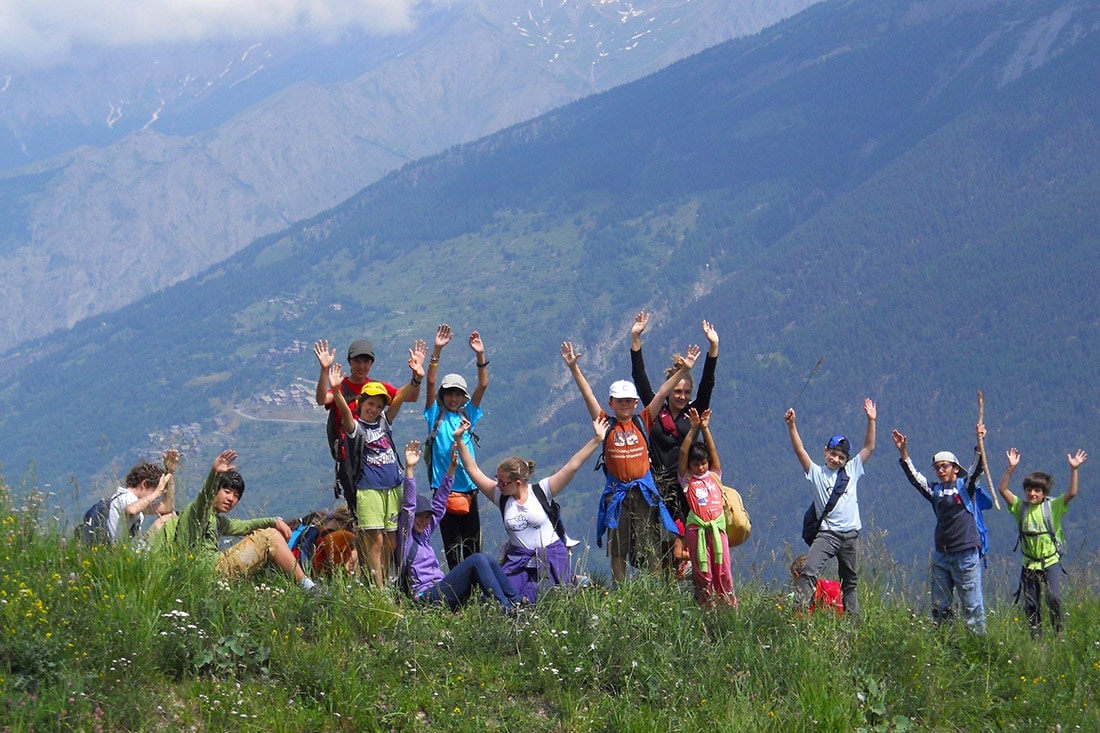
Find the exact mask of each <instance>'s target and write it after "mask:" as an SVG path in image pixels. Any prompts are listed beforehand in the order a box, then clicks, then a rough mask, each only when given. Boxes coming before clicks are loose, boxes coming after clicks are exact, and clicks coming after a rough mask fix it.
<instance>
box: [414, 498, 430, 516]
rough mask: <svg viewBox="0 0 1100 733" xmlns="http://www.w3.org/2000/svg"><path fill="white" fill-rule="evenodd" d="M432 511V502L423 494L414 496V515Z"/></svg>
mask: <svg viewBox="0 0 1100 733" xmlns="http://www.w3.org/2000/svg"><path fill="white" fill-rule="evenodd" d="M431 510H432V500H431V499H430V498H428V497H427V496H424V495H423V494H417V495H416V512H415V513H416V514H423V513H424V512H430V511H431Z"/></svg>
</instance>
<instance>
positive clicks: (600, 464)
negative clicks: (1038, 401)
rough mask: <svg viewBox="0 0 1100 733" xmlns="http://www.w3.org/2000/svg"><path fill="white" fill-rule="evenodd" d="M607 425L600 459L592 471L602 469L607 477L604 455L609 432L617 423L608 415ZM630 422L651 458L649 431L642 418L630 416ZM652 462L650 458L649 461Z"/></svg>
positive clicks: (636, 415) (601, 444) (637, 415)
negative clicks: (635, 427)
mask: <svg viewBox="0 0 1100 733" xmlns="http://www.w3.org/2000/svg"><path fill="white" fill-rule="evenodd" d="M607 419H608V421H609V425H608V426H607V432H606V433H604V434H603V441H602V442H601V443H600V458H599V460H597V461H596V467H595V468H594V469H592V470H593V471H599V470H600V469H601V468H602V469H603V472H604V475H605V476H606V475H607V460H606V459H605V453H606V452H607V437H608V436H609V435H611V432H612V431H613V430H614V429H615V425H616V423H617V421H616V420H615V418H614V416H612V415H608V418H607ZM630 420H631V422H633V423H634V424H635V425H636V426H637V427H638V432H639V433H641V434H642V440H644V441H645V450H646V455H647V456H652V454H651V452H650V449H649V431H647V430H646V429H645V420H642V416H641V415H639V414H634V415H631V417H630ZM650 460H651V461H652V458H651V459H650Z"/></svg>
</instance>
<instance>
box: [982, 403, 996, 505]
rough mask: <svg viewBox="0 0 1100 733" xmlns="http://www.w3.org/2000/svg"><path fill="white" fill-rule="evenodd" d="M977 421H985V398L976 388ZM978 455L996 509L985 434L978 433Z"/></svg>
mask: <svg viewBox="0 0 1100 733" xmlns="http://www.w3.org/2000/svg"><path fill="white" fill-rule="evenodd" d="M978 422H979V423H981V424H984V423H985V399H984V398H983V397H982V391H981V390H980V389H979V390H978ZM978 455H979V456H981V459H982V468H983V469H985V477H986V481H988V482H989V493H990V494H991V495H992V496H993V508H994V509H997V510H998V511H999V510H1000V508H1001V502H999V501H997V492H996V491H994V490H993V478H992V474H991V473H990V472H989V460H988V459H987V458H986V457H985V435H984V434H981V433H979V434H978Z"/></svg>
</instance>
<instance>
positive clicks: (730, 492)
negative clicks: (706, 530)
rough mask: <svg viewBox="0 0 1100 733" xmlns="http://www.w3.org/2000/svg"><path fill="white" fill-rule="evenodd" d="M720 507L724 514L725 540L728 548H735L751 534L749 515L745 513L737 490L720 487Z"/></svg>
mask: <svg viewBox="0 0 1100 733" xmlns="http://www.w3.org/2000/svg"><path fill="white" fill-rule="evenodd" d="M722 506H723V507H724V508H725V514H726V539H728V540H729V545H730V547H737V546H738V545H740V544H743V543H744V542H745V540H747V539H748V538H749V533H750V532H752V523H751V522H750V521H749V513H748V512H747V511H745V503H744V502H743V501H741V494H739V493H737V489H734V488H731V487H729V486H722Z"/></svg>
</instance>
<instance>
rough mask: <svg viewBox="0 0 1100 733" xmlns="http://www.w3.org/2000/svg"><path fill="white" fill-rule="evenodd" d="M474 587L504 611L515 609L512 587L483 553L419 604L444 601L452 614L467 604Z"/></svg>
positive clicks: (447, 577)
mask: <svg viewBox="0 0 1100 733" xmlns="http://www.w3.org/2000/svg"><path fill="white" fill-rule="evenodd" d="M475 585H476V586H477V587H478V588H480V589H481V592H482V593H484V594H485V595H491V596H492V597H493V598H495V599H496V601H497V603H499V604H500V605H501V607H502V608H503V609H504V610H505V611H510V610H512V609H513V608H515V604H516V601H517V600H518V598H517V596H516V592H515V591H514V590H513V589H512V583H511V582H510V581H509V580H508V576H507V575H505V574H504V571H503V570H501V569H500V565H498V564H497V562H496V561H495V560H493V559H492V558H491V557H489V556H488V555H486V554H485V553H483V552H478V553H476V554H473V555H470V556H469V557H467V558H466V559H465V560H463V561H462V562H460V563H459V564H458V566H457V567H455V569H454V570H452V571H451V572H449V573H447V574H446V575H444V576H443V580H441V581H439V582H438V583H436V584H435V585H433V586H432V587H431V588H429V589H428V590H426V591H424V592H422V593H421V594H420V600H421V601H423V602H425V603H439V602H440V601H445V602H446V603H447V606H448V607H449V608H450V609H451V610H452V611H453V610H455V609H456V608H458V607H459V606H461V605H462V604H463V603H465V601H466V599H468V598H469V597H470V592H471V591H472V590H473V588H474V586H475Z"/></svg>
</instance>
